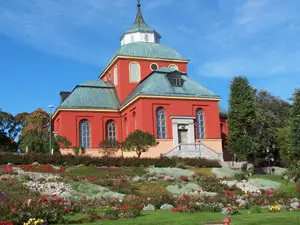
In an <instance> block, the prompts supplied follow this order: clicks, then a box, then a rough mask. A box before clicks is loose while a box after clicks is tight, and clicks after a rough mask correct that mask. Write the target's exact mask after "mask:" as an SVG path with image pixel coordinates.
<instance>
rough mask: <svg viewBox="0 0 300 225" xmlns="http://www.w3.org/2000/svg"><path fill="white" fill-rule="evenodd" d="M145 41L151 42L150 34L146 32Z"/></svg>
mask: <svg viewBox="0 0 300 225" xmlns="http://www.w3.org/2000/svg"><path fill="white" fill-rule="evenodd" d="M145 42H149V35H148V34H145Z"/></svg>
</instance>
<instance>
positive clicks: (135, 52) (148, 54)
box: [116, 42, 186, 60]
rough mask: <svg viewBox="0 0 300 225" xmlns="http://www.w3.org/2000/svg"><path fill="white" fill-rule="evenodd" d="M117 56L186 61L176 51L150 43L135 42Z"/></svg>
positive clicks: (120, 50)
mask: <svg viewBox="0 0 300 225" xmlns="http://www.w3.org/2000/svg"><path fill="white" fill-rule="evenodd" d="M116 55H122V56H137V57H144V58H162V59H182V60H186V59H185V58H184V57H183V56H181V55H180V54H179V53H178V52H177V51H175V50H174V49H171V48H169V47H167V46H165V45H162V44H157V43H150V42H133V43H129V44H126V45H123V46H122V47H121V48H120V49H119V50H118V51H117V53H116Z"/></svg>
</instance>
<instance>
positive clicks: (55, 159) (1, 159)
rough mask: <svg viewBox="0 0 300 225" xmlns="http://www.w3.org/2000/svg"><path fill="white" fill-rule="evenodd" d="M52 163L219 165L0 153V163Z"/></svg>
mask: <svg viewBox="0 0 300 225" xmlns="http://www.w3.org/2000/svg"><path fill="white" fill-rule="evenodd" d="M34 162H38V163H40V164H53V165H63V166H75V165H81V164H82V165H86V166H89V165H94V166H107V167H110V166H116V167H140V166H144V167H149V166H155V167H176V166H178V165H181V166H182V165H188V166H194V167H198V168H200V167H220V164H219V163H218V161H216V160H209V159H204V158H166V157H162V158H140V159H139V158H136V157H134V158H121V157H90V156H74V155H64V156H62V155H49V154H41V153H30V154H14V153H0V165H1V164H8V163H11V164H13V165H21V164H31V163H34Z"/></svg>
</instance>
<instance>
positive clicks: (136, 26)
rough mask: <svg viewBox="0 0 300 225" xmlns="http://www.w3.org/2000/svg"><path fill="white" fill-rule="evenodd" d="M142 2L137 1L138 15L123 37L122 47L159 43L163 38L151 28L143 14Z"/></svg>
mask: <svg viewBox="0 0 300 225" xmlns="http://www.w3.org/2000/svg"><path fill="white" fill-rule="evenodd" d="M141 7H142V5H141V2H140V0H137V13H136V18H135V21H134V23H133V25H132V26H131V27H130V28H129V29H128V30H126V31H125V32H124V34H123V35H122V37H121V45H123V44H128V43H132V42H152V43H159V42H160V38H161V36H160V35H159V34H158V33H157V32H156V31H155V30H154V29H152V28H150V27H149V26H148V25H147V24H146V22H145V20H144V18H143V14H142V10H141Z"/></svg>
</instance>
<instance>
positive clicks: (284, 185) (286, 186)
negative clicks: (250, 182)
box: [251, 174, 300, 224]
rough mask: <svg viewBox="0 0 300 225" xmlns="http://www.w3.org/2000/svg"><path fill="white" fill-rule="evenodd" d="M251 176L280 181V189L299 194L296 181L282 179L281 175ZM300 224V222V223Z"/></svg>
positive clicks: (291, 193) (290, 193) (293, 194)
mask: <svg viewBox="0 0 300 225" xmlns="http://www.w3.org/2000/svg"><path fill="white" fill-rule="evenodd" d="M251 178H259V179H265V180H272V181H276V182H278V183H280V184H281V185H280V187H279V190H280V191H281V192H284V193H288V194H289V195H291V196H297V193H296V186H295V183H293V182H290V181H288V180H285V179H282V178H281V177H280V176H277V175H258V174H256V175H254V176H252V177H251ZM299 224H300V223H299Z"/></svg>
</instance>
